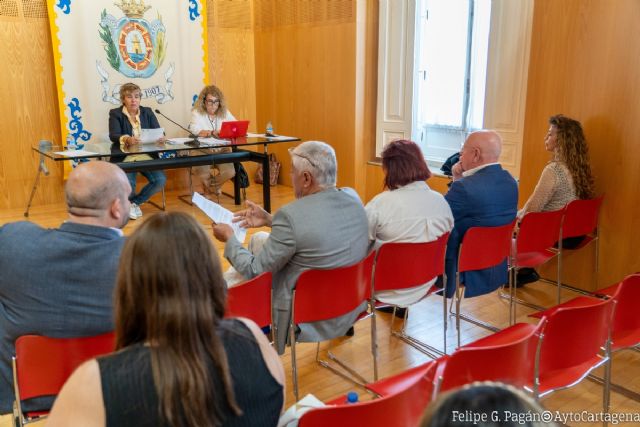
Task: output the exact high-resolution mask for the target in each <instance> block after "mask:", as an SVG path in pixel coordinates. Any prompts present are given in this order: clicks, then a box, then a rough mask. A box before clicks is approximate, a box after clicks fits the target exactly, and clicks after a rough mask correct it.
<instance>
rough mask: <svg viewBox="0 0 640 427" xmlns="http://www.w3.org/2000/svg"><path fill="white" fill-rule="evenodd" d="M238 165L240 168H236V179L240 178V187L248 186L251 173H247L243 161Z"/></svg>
mask: <svg viewBox="0 0 640 427" xmlns="http://www.w3.org/2000/svg"><path fill="white" fill-rule="evenodd" d="M237 165H238V168H237V169H236V176H235V179H237V180H238V184H239V185H240V188H243V189H244V188H247V187H248V186H249V185H250V183H249V174H248V173H247V170H246V169H245V168H244V166H242V163H237Z"/></svg>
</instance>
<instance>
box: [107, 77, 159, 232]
mask: <svg viewBox="0 0 640 427" xmlns="http://www.w3.org/2000/svg"><path fill="white" fill-rule="evenodd" d="M141 99H142V91H141V90H140V86H138V85H137V84H135V83H125V84H123V85H122V86H120V101H121V102H122V105H121V106H120V107H118V108H114V109H112V110H110V111H109V139H110V140H111V142H113V143H114V145H116V146H115V147H114V148H115V152H116V153H120V154H121V155H112V156H111V162H114V163H116V162H136V161H142V160H151V159H153V158H158V156H157V154H151V155H149V154H129V155H126V156H125V155H122V153H126V152H127V151H128V150H129V148H131V147H135V146H136V145H138V144H140V142H141V141H140V133H141V131H142V129H158V128H159V127H160V123H158V119H157V118H156V116H155V114H153V110H152V109H151V108H148V107H143V106H141V105H140V100H141ZM163 140H164V137H162V138H160V140H159V141H163ZM112 151H113V150H112ZM139 173H140V174H142V176H144V177H145V178H147V181H149V183H148V184H147V185H145V186H144V187H143V188H142V190H140V192H139V193H137V194H136V176H137V172H129V173H127V178H129V184H131V196H130V197H129V201H131V208H130V212H129V218H131V219H138V218H140V217H141V216H142V210H141V209H140V205H142V204H143V203H145V202H146V201H147V200H149V199H150V198H151V196H153V195H154V194H156V193H157V192H159V191H162V189H163V188H164V184H165V182H166V181H167V177H166V176H165V174H164V172H163V171H161V170H158V171H142V172H139Z"/></svg>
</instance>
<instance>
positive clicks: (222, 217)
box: [191, 193, 247, 243]
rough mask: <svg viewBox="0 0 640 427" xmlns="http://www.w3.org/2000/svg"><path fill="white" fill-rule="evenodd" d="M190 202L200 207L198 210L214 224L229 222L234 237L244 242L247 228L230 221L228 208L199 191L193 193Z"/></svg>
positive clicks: (231, 213)
mask: <svg viewBox="0 0 640 427" xmlns="http://www.w3.org/2000/svg"><path fill="white" fill-rule="evenodd" d="M191 202H192V203H193V204H194V205H195V206H197V207H198V208H200V210H202V212H204V213H205V214H206V215H207V216H208V217H209V218H211V219H212V220H213V222H215V223H216V224H229V225H230V226H231V228H232V229H233V233H234V235H235V236H236V239H238V241H239V242H240V243H244V239H245V237H246V236H247V230H246V229H245V228H242V227H240V224H239V223H237V222H232V219H233V212H231V211H230V210H229V209H225V208H223V207H222V206H220V205H219V204H217V203H215V202H212V201H211V200H209V199H207V198H206V197H204V196H202V195H201V194H200V193H193V198H192V199H191Z"/></svg>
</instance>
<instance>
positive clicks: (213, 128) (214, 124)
mask: <svg viewBox="0 0 640 427" xmlns="http://www.w3.org/2000/svg"><path fill="white" fill-rule="evenodd" d="M207 118H208V119H209V123H211V128H212V129H211V130H213V131H214V132H215V131H216V125H217V124H218V117H217V116H214V119H213V120H211V116H210V115H209V114H207Z"/></svg>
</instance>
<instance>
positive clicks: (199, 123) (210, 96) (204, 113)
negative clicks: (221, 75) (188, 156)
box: [189, 85, 236, 195]
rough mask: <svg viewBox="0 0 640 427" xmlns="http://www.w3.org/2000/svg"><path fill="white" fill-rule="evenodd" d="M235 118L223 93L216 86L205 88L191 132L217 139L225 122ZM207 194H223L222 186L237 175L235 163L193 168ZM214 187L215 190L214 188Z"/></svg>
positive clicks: (190, 127) (197, 101)
mask: <svg viewBox="0 0 640 427" xmlns="http://www.w3.org/2000/svg"><path fill="white" fill-rule="evenodd" d="M234 120H235V117H233V114H231V112H229V110H228V109H227V103H226V101H225V99H224V94H223V93H222V91H221V90H220V89H219V88H218V87H217V86H214V85H209V86H205V87H204V88H203V89H202V90H201V91H200V94H199V95H198V99H196V102H195V103H194V104H193V108H192V109H191V121H190V122H189V130H190V131H191V132H192V133H193V134H194V135H196V136H198V137H201V138H217V137H218V132H220V127H221V126H222V123H223V122H227V121H234ZM213 151H214V152H224V151H229V149H228V148H226V149H225V148H222V149H214V150H213ZM193 171H194V174H195V175H197V176H198V177H199V178H200V180H201V182H202V187H203V191H204V192H205V193H209V192H212V191H211V190H212V189H213V191H215V193H216V194H218V195H219V194H220V193H221V192H222V189H221V188H222V184H224V183H225V182H226V181H228V180H230V179H231V178H233V177H234V176H235V174H236V171H235V168H234V167H233V163H223V164H220V165H214V166H213V167H211V168H209V166H197V167H194V168H193ZM212 187H213V188H212Z"/></svg>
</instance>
